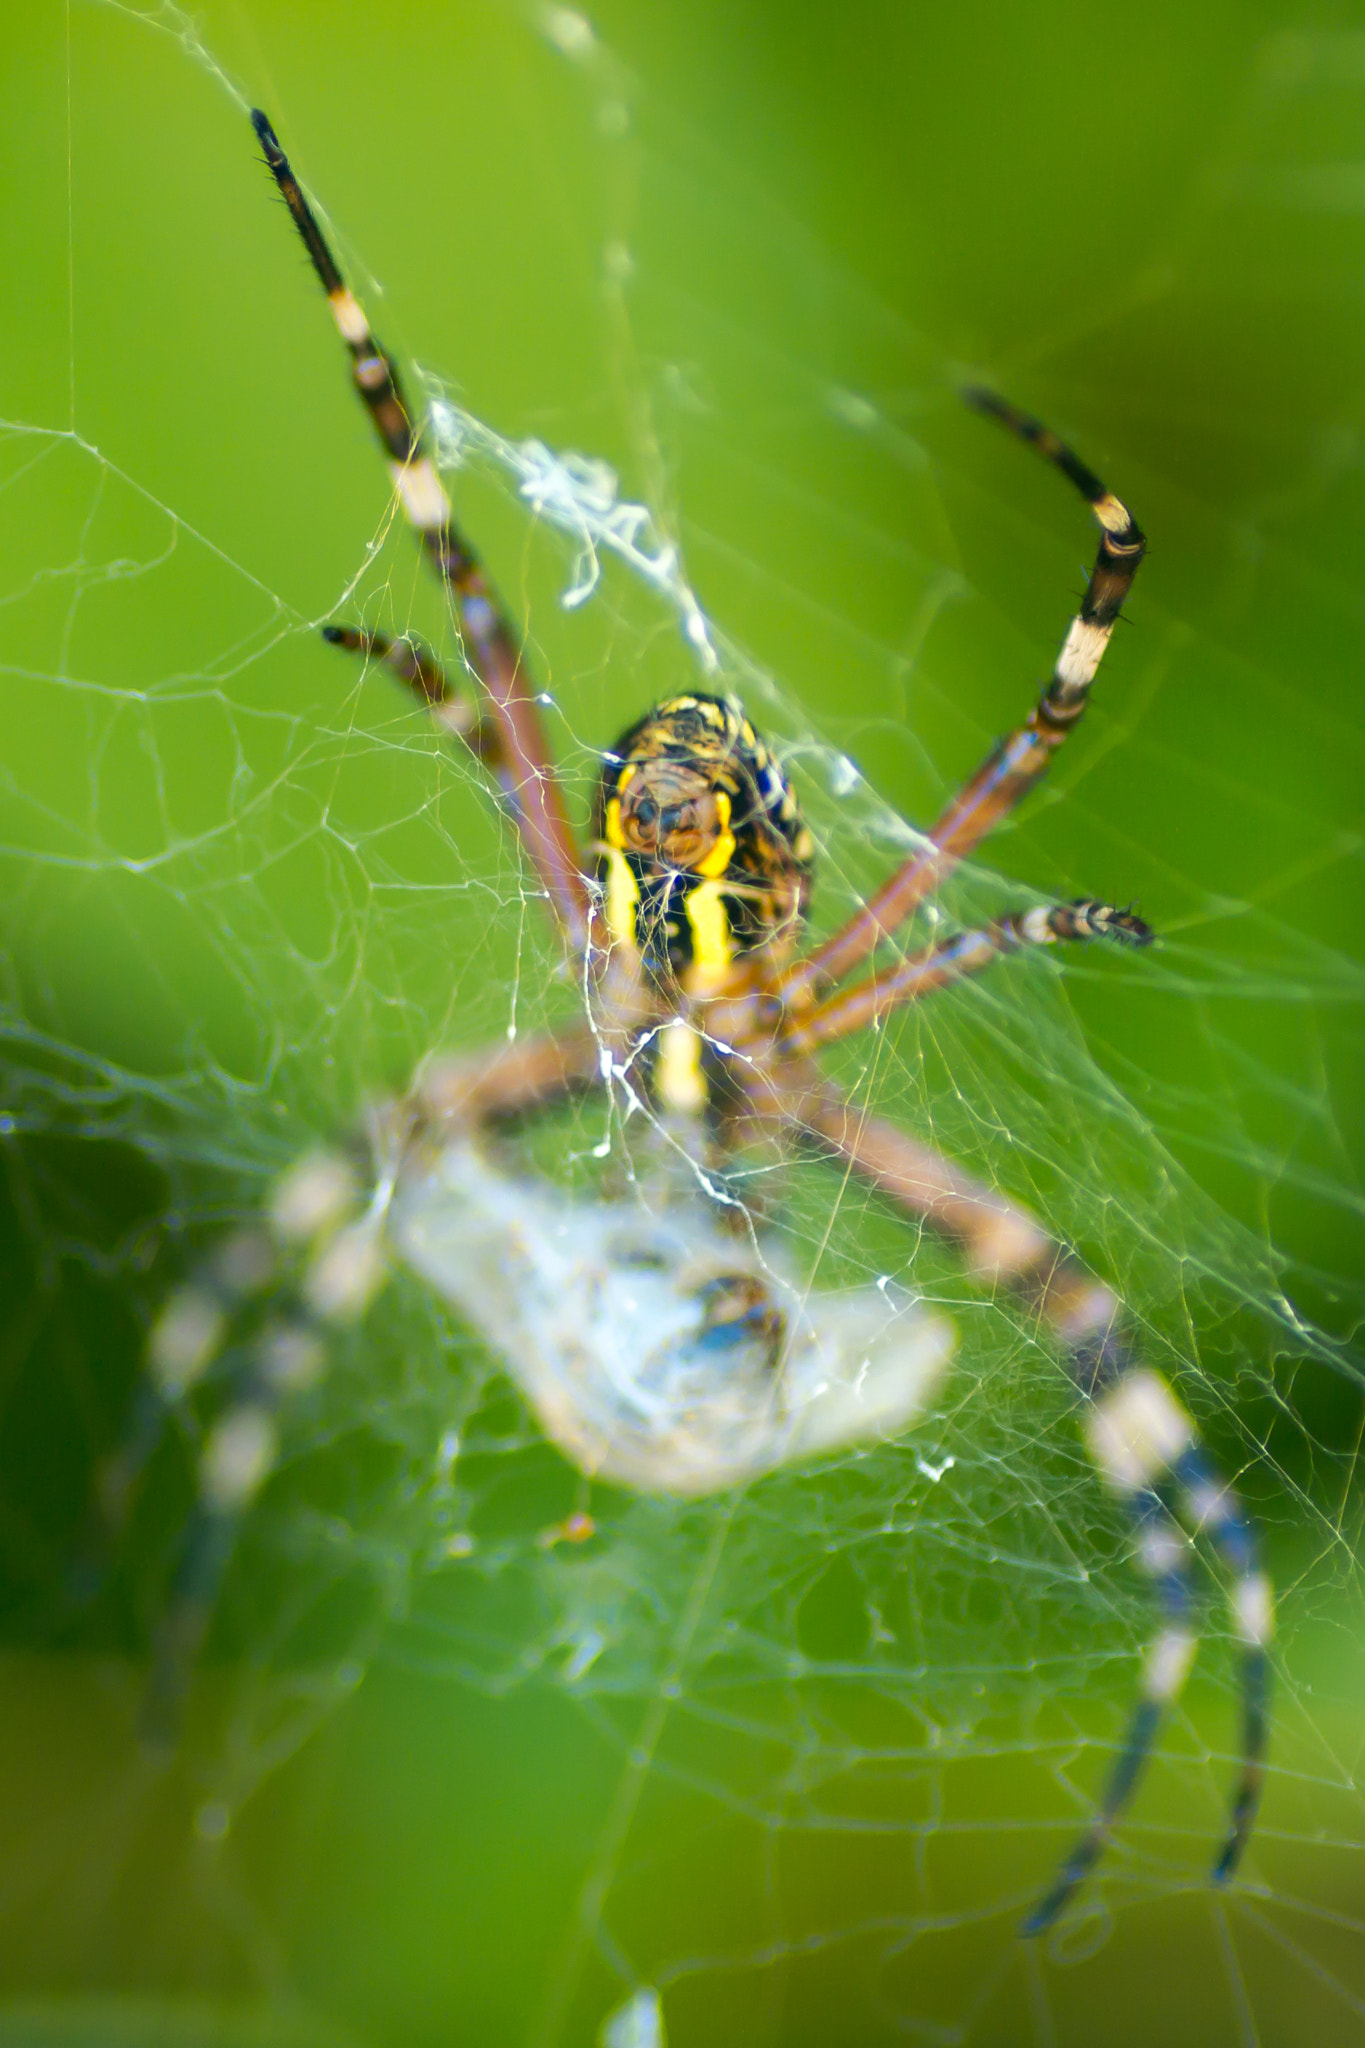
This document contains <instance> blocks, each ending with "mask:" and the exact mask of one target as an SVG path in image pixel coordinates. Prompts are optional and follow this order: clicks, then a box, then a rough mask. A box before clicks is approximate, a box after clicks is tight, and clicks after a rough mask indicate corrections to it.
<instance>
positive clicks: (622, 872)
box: [607, 804, 640, 947]
mask: <svg viewBox="0 0 1365 2048" xmlns="http://www.w3.org/2000/svg"><path fill="white" fill-rule="evenodd" d="M616 808H617V806H616V805H615V804H613V805H611V807H610V809H611V810H615V809H616ZM607 830H608V832H609V833H610V830H611V821H610V816H609V817H608V822H607ZM617 830H618V831H619V830H620V821H619V819H618V821H617ZM639 901H640V888H639V884H638V883H637V881H636V879H635V877H634V875H633V874H632V873H631V871H630V862H629V861H628V860H627V859H626V858H625V856H624V854H622V853H621V852H620V851H619V850H618V844H617V843H613V844H612V845H611V846H610V847H609V848H608V850H607V930H608V931H609V932H610V933H611V935H612V937H613V939H614V940H615V941H616V943H617V945H618V946H632V947H634V946H638V944H639V940H638V936H637V934H636V930H635V910H636V906H637V904H638V903H639Z"/></svg>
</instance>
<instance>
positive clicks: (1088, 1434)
mask: <svg viewBox="0 0 1365 2048" xmlns="http://www.w3.org/2000/svg"><path fill="white" fill-rule="evenodd" d="M1040 1305H1041V1306H1042V1308H1043V1312H1044V1314H1046V1315H1047V1316H1048V1317H1049V1319H1050V1320H1051V1321H1052V1322H1053V1323H1054V1325H1055V1326H1056V1327H1057V1328H1058V1330H1059V1333H1060V1334H1062V1335H1063V1337H1064V1338H1068V1339H1069V1342H1068V1343H1067V1359H1068V1366H1069V1369H1070V1372H1071V1376H1072V1378H1073V1379H1074V1380H1075V1382H1076V1385H1077V1387H1078V1389H1079V1391H1080V1394H1081V1396H1082V1399H1083V1400H1084V1402H1085V1404H1086V1406H1085V1412H1084V1419H1083V1420H1084V1431H1085V1438H1086V1447H1087V1449H1088V1451H1089V1454H1090V1458H1091V1461H1092V1463H1093V1464H1094V1465H1095V1467H1096V1469H1097V1471H1098V1472H1099V1474H1100V1476H1101V1478H1102V1479H1103V1480H1104V1481H1105V1483H1106V1484H1107V1485H1108V1486H1109V1487H1110V1489H1111V1490H1112V1491H1113V1492H1114V1493H1116V1494H1117V1495H1118V1496H1119V1498H1120V1499H1121V1500H1122V1501H1123V1502H1124V1504H1125V1506H1126V1507H1127V1510H1128V1513H1129V1515H1130V1517H1131V1518H1132V1522H1133V1525H1134V1529H1135V1532H1136V1536H1137V1545H1136V1549H1137V1558H1138V1562H1139V1564H1140V1565H1141V1567H1142V1569H1143V1570H1144V1571H1145V1572H1146V1573H1147V1574H1148V1576H1149V1577H1150V1578H1151V1579H1152V1580H1153V1582H1154V1584H1155V1586H1156V1589H1157V1594H1158V1598H1159V1601H1160V1605H1161V1610H1162V1614H1163V1618H1164V1626H1163V1628H1162V1631H1161V1633H1160V1634H1159V1635H1158V1636H1157V1638H1156V1640H1155V1642H1154V1643H1153V1644H1152V1646H1151V1648H1150V1649H1149V1651H1148V1653H1147V1658H1146V1662H1145V1664H1144V1666H1143V1671H1142V1677H1141V1680H1140V1684H1139V1691H1138V1699H1137V1703H1136V1705H1135V1706H1134V1708H1133V1711H1132V1715H1131V1717H1130V1719H1129V1724H1128V1732H1127V1734H1126V1736H1125V1738H1124V1741H1123V1745H1122V1747H1121V1748H1120V1750H1119V1753H1118V1756H1117V1757H1116V1758H1115V1761H1114V1764H1113V1768H1112V1770H1111V1772H1110V1776H1109V1782H1108V1784H1107V1786H1106V1787H1105V1790H1104V1793H1103V1795H1102V1797H1101V1800H1100V1803H1099V1809H1098V1812H1097V1813H1096V1816H1095V1819H1094V1820H1093V1821H1092V1822H1091V1824H1090V1826H1089V1827H1088V1828H1087V1829H1086V1831H1085V1832H1084V1834H1082V1836H1081V1838H1080V1840H1079V1841H1078V1842H1077V1844H1076V1846H1075V1848H1074V1849H1073V1850H1072V1852H1071V1854H1070V1855H1069V1856H1068V1857H1067V1859H1066V1861H1065V1862H1064V1863H1063V1865H1062V1867H1061V1869H1060V1870H1059V1872H1058V1874H1057V1877H1056V1879H1055V1880H1054V1882H1053V1884H1052V1886H1051V1887H1050V1889H1049V1890H1048V1891H1047V1892H1046V1893H1045V1895H1044V1896H1043V1898H1042V1899H1041V1900H1040V1901H1039V1903H1038V1905H1037V1906H1036V1907H1035V1908H1034V1910H1033V1911H1032V1912H1031V1913H1030V1914H1029V1915H1028V1917H1027V1919H1026V1920H1025V1921H1024V1923H1023V1927H1022V1929H1021V1932H1022V1933H1024V1934H1026V1935H1036V1934H1042V1933H1045V1932H1046V1931H1047V1929H1048V1928H1049V1927H1051V1926H1052V1924H1053V1923H1054V1921H1055V1920H1056V1919H1057V1917H1058V1915H1059V1914H1060V1913H1061V1911H1062V1909H1063V1907H1064V1906H1065V1905H1066V1903H1067V1901H1068V1900H1069V1899H1070V1897H1071V1895H1072V1893H1073V1892H1074V1891H1075V1890H1076V1888H1077V1886H1078V1885H1079V1884H1080V1883H1081V1882H1082V1880H1083V1879H1084V1878H1085V1876H1086V1875H1087V1873H1088V1872H1089V1871H1090V1870H1091V1869H1092V1868H1093V1866H1094V1865H1095V1863H1096V1862H1097V1861H1098V1859H1099V1857H1100V1855H1101V1854H1102V1852H1103V1850H1104V1848H1105V1845H1106V1843H1107V1842H1108V1839H1109V1836H1110V1834H1111V1833H1112V1831H1113V1827H1114V1824H1115V1822H1116V1821H1117V1820H1118V1818H1119V1816H1120V1815H1121V1814H1122V1813H1123V1811H1124V1809H1125V1808H1126V1807H1127V1805H1128V1803H1129V1801H1130V1800H1131V1798H1132V1796H1133V1793H1134V1791H1135V1789H1136V1787H1137V1783H1138V1780H1139V1778H1140V1777H1141V1774H1142V1770H1143V1767H1144V1765H1145V1763H1146V1761H1147V1757H1148V1755H1149V1753H1150V1751H1151V1747H1152V1743H1153V1741H1154V1739H1155V1736H1156V1732H1157V1728H1158V1726H1159V1724H1160V1722H1161V1719H1162V1716H1163V1714H1164V1712H1165V1710H1166V1708H1167V1707H1169V1706H1170V1705H1172V1704H1173V1702H1174V1701H1175V1700H1176V1699H1177V1698H1178V1696H1179V1694H1180V1692H1181V1689H1182V1688H1183V1686H1184V1683H1185V1678H1186V1676H1187V1674H1188V1671H1189V1668H1190V1664H1191V1663H1192V1661H1193V1658H1194V1653H1195V1649H1196V1647H1197V1643H1198V1635H1197V1632H1196V1630H1195V1629H1194V1627H1193V1625H1192V1621H1191V1609H1192V1605H1193V1600H1192V1587H1191V1582H1190V1577H1189V1571H1190V1557H1191V1547H1190V1543H1189V1539H1188V1537H1187V1536H1186V1534H1185V1530H1184V1527H1182V1523H1183V1524H1185V1525H1188V1526H1189V1527H1190V1528H1192V1529H1193V1530H1194V1531H1195V1532H1196V1533H1200V1534H1203V1535H1206V1536H1207V1537H1208V1538H1209V1540H1210V1541H1211V1542H1212V1544H1213V1546H1214V1548H1215V1550H1216V1551H1217V1553H1218V1555H1219V1557H1220V1558H1221V1560H1222V1562H1223V1564H1224V1565H1225V1567H1226V1568H1227V1570H1228V1573H1229V1576H1230V1580H1231V1585H1230V1590H1229V1606H1230V1609H1231V1614H1232V1622H1233V1628H1234V1633H1235V1634H1236V1636H1237V1639H1238V1641H1239V1643H1240V1645H1241V1663H1242V1684H1241V1691H1242V1747H1241V1755H1242V1761H1241V1769H1240V1772H1239V1775H1238V1780H1237V1785H1236V1789H1235V1791H1234V1794H1233V1799H1232V1804H1231V1809H1230V1812H1229V1818H1228V1825H1227V1830H1226V1833H1225V1836H1224V1840H1223V1846H1222V1848H1221V1850H1220V1851H1219V1854H1218V1856H1217V1858H1216V1860H1215V1862H1214V1866H1213V1872H1212V1875H1213V1878H1214V1881H1215V1882H1216V1883H1219V1884H1221V1883H1224V1882H1225V1881H1226V1880H1227V1879H1228V1878H1230V1877H1231V1876H1232V1874H1233V1872H1234V1871H1235V1870H1236V1868H1237V1865H1238V1863H1239V1861H1240V1860H1241V1855H1242V1851H1243V1850H1244V1848H1245V1847H1246V1843H1247V1839H1248V1836H1249V1835H1250V1832H1251V1827H1252V1823H1253V1821H1254V1819H1255V1816H1256V1810H1257V1807H1258V1806H1259V1803H1260V1795H1261V1788H1262V1783H1263V1780H1264V1775H1265V1748H1266V1737H1267V1732H1268V1718H1267V1704H1268V1692H1269V1661H1268V1646H1269V1642H1270V1637H1271V1633H1272V1628H1273V1598H1272V1593H1271V1587H1270V1581H1269V1579H1268V1577H1267V1576H1266V1574H1265V1572H1264V1571H1263V1570H1262V1568H1261V1564H1260V1558H1259V1546H1258V1543H1257V1537H1256V1531H1255V1527H1254V1525H1253V1523H1252V1522H1251V1519H1250V1517H1249V1516H1248V1515H1247V1513H1246V1511H1245V1509H1244V1508H1243V1507H1242V1506H1241V1504H1240V1502H1239V1501H1238V1499H1237V1496H1236V1494H1235V1492H1234V1491H1233V1489H1232V1486H1231V1484H1230V1483H1229V1482H1228V1481H1227V1480H1225V1479H1223V1478H1222V1477H1221V1476H1220V1475H1219V1473H1218V1472H1217V1471H1216V1469H1215V1467H1214V1465H1213V1463H1212V1461H1211V1459H1210V1458H1209V1456H1208V1453H1207V1452H1206V1451H1205V1450H1204V1447H1203V1446H1202V1444H1201V1443H1200V1442H1199V1436H1198V1430H1197V1428H1196V1425H1195V1422H1194V1418H1193V1417H1192V1416H1191V1415H1190V1414H1189V1413H1188V1412H1187V1411H1186V1410H1185V1408H1184V1407H1183V1406H1182V1405H1181V1403H1180V1402H1179V1401H1178V1400H1177V1398H1176V1396H1175V1395H1174V1393H1173V1392H1172V1391H1171V1389H1170V1387H1169V1386H1168V1385H1167V1383H1166V1381H1165V1380H1164V1379H1163V1378H1162V1376H1161V1374H1160V1373H1158V1372H1155V1371H1154V1370H1153V1369H1152V1368H1151V1367H1150V1366H1146V1365H1144V1364H1142V1363H1141V1361H1140V1360H1139V1358H1138V1357H1137V1355H1136V1354H1135V1353H1134V1352H1133V1351H1132V1349H1131V1347H1130V1345H1129V1343H1128V1342H1127V1340H1126V1339H1125V1338H1124V1337H1123V1336H1122V1335H1121V1334H1119V1332H1118V1331H1117V1329H1116V1327H1115V1325H1116V1322H1117V1318H1118V1314H1119V1307H1118V1303H1117V1301H1116V1300H1115V1298H1114V1296H1113V1295H1112V1294H1111V1293H1110V1292H1109V1290H1108V1288H1106V1287H1104V1286H1103V1285H1101V1284H1100V1283H1099V1282H1097V1281H1095V1280H1094V1279H1093V1278H1092V1276H1090V1275H1089V1274H1087V1273H1085V1272H1084V1269H1083V1268H1081V1267H1080V1266H1079V1265H1078V1264H1077V1263H1076V1262H1075V1261H1073V1260H1070V1259H1064V1260H1062V1261H1060V1262H1059V1263H1058V1265H1057V1267H1056V1268H1055V1269H1054V1273H1053V1275H1052V1276H1051V1277H1050V1279H1049V1281H1048V1282H1047V1283H1046V1284H1045V1285H1044V1286H1043V1288H1042V1289H1041V1297H1040Z"/></svg>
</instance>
